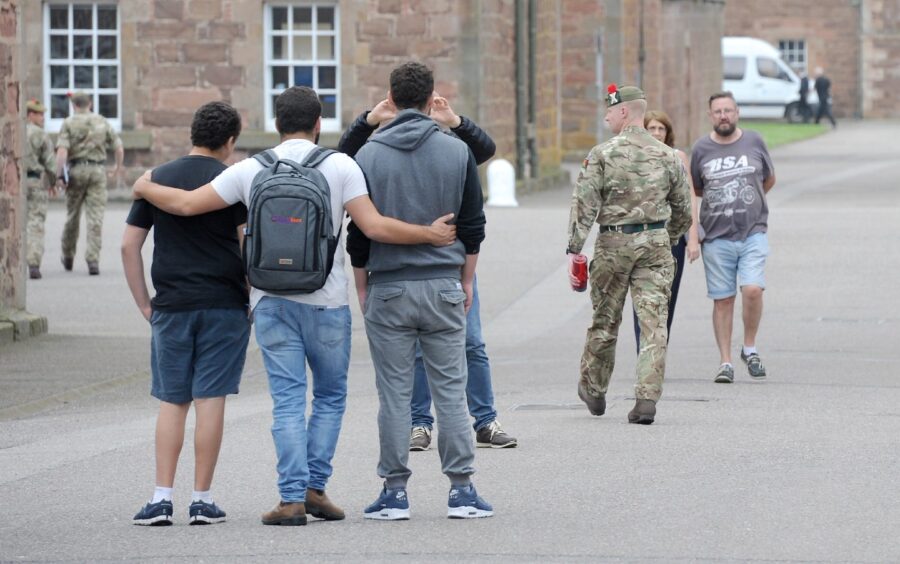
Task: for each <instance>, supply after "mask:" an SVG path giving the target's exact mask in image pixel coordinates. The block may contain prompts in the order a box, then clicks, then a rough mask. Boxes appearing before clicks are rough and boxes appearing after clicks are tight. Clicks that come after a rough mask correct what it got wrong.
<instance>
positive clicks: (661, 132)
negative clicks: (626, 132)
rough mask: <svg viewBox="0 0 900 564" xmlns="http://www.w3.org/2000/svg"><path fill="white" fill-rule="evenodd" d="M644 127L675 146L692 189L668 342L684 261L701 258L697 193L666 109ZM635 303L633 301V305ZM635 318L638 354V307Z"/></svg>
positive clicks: (647, 118)
mask: <svg viewBox="0 0 900 564" xmlns="http://www.w3.org/2000/svg"><path fill="white" fill-rule="evenodd" d="M644 127H645V128H646V129H647V131H648V132H650V135H652V136H653V138H654V139H656V140H657V141H661V142H663V143H665V144H666V145H668V146H669V147H672V148H673V149H674V151H675V154H676V155H678V159H679V160H680V161H681V164H682V166H684V169H685V172H686V173H687V183H688V189H689V190H690V192H691V227H690V229H688V232H687V236H684V235H682V236H681V237H679V238H678V242H677V243H675V244H674V245H672V257H673V258H674V259H675V276H674V278H673V279H672V296H671V297H670V298H669V317H668V319H667V320H666V331H667V336H666V342H668V341H669V339H671V338H672V321H673V320H674V319H675V304H676V303H677V302H678V289H679V288H680V287H681V276H682V274H684V260H685V258H687V260H688V261H690V262H694V261H695V260H697V259H698V258H700V234H699V226H698V221H697V207H698V206H699V203H698V202H697V197H696V196H695V195H694V188H693V182H692V181H691V173H690V168H691V165H690V162H689V161H688V158H687V155H685V154H684V151H681V150H679V149H675V131H674V130H673V129H672V120H671V119H669V115H668V114H666V112H663V111H658V110H650V111H648V112H647V113H646V114H644ZM632 305H634V304H632ZM631 313H632V316H633V317H634V341H635V345H636V346H637V351H638V354H640V352H641V324H640V322H639V321H638V316H637V310H636V309H634V308H632V310H631Z"/></svg>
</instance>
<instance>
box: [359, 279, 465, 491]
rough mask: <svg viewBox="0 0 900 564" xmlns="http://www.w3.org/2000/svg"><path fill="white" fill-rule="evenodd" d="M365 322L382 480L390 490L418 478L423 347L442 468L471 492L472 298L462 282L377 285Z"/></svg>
mask: <svg viewBox="0 0 900 564" xmlns="http://www.w3.org/2000/svg"><path fill="white" fill-rule="evenodd" d="M365 319H366V334H367V336H368V338H369V349H370V351H371V353H372V362H373V363H374V364H375V385H376V388H377V389H378V400H379V404H380V408H379V410H378V437H379V440H380V442H381V451H380V459H379V461H378V475H379V476H381V477H382V478H384V480H385V485H386V486H387V487H388V488H402V487H406V482H407V480H409V476H410V475H411V474H412V471H411V470H410V469H409V466H408V462H409V433H410V428H411V427H412V415H411V412H410V400H411V397H412V388H413V373H414V364H415V358H416V341H417V340H418V341H419V343H420V345H421V347H422V357H423V359H424V361H425V372H426V374H427V375H428V387H429V388H430V390H431V396H432V398H433V400H434V407H435V411H436V413H437V425H438V438H437V439H438V440H437V443H438V453H439V454H440V456H441V467H442V468H441V469H442V471H443V472H444V474H446V475H447V477H448V478H449V479H450V483H451V484H452V485H454V486H466V485H468V484H469V482H470V480H469V477H470V476H471V475H472V474H473V473H474V472H475V469H474V468H473V467H472V464H473V462H474V460H475V444H474V440H473V437H472V426H471V425H469V412H468V407H467V405H466V380H467V372H466V312H465V293H464V292H463V290H462V286H461V285H460V282H459V280H458V279H453V278H436V279H430V280H408V281H397V282H381V283H376V284H370V285H369V287H368V291H367V296H366V314H365Z"/></svg>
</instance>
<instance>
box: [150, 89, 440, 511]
mask: <svg viewBox="0 0 900 564" xmlns="http://www.w3.org/2000/svg"><path fill="white" fill-rule="evenodd" d="M321 109H322V107H321V103H320V102H319V98H318V95H317V94H316V92H315V91H314V90H312V89H311V88H308V87H292V88H288V89H287V90H285V91H284V92H282V93H281V94H280V95H279V96H278V98H277V99H276V100H275V124H276V128H277V129H278V131H279V133H280V134H281V139H282V142H281V144H279V145H278V146H277V147H275V148H274V149H273V150H272V152H273V153H274V157H275V158H277V159H278V161H277V162H275V163H272V157H273V155H272V153H268V154H267V155H265V156H258V157H259V158H258V159H257V158H249V159H245V160H243V161H241V162H239V163H237V164H235V165H233V166H231V167H230V168H229V169H228V170H226V171H225V172H223V173H222V174H221V175H219V176H218V177H217V178H216V179H215V180H213V181H212V182H210V183H209V184H206V185H204V186H201V187H200V188H198V189H197V190H194V191H191V192H185V191H183V190H177V189H172V188H168V187H165V186H160V185H159V184H155V183H153V182H151V181H150V180H149V178H148V174H144V176H143V177H141V179H139V180H138V181H137V182H136V183H135V185H134V193H135V197H137V198H145V199H147V200H148V201H150V202H151V203H152V204H154V205H156V206H157V207H159V208H160V209H162V210H164V211H167V212H169V213H173V214H176V215H196V214H199V213H205V212H208V211H211V210H216V209H221V208H224V207H226V206H228V205H231V204H233V203H236V202H243V203H245V204H247V206H248V216H249V220H248V226H247V241H246V242H245V262H246V263H247V267H248V274H249V277H250V282H251V291H250V306H251V308H252V310H253V319H254V322H255V323H256V340H257V343H258V344H259V348H260V351H261V352H262V356H263V361H264V363H265V366H266V371H267V373H268V377H269V390H270V393H271V395H272V401H273V404H274V407H273V410H272V416H273V424H272V436H273V439H274V441H275V451H276V455H277V458H278V464H277V470H278V489H279V492H280V495H281V500H280V502H279V503H278V505H276V506H275V508H274V509H273V510H271V511H268V512H266V513H264V514H263V516H262V522H263V524H266V525H305V524H306V520H307V514H309V515H312V516H313V517H317V518H321V519H326V520H340V519H343V518H344V512H343V510H341V509H340V508H339V507H338V506H336V505H335V504H334V503H333V502H332V501H331V500H330V499H329V498H328V496H327V495H325V486H326V483H327V481H328V478H329V477H330V476H331V474H332V467H331V459H332V457H333V456H334V451H335V447H336V446H337V440H338V435H339V434H340V429H341V420H342V416H343V413H344V409H345V406H346V398H347V371H348V369H349V364H350V309H349V307H348V305H347V303H348V291H347V279H346V275H345V273H344V255H343V253H342V252H338V253H336V254H335V255H334V257H333V265H329V264H327V263H328V262H329V261H328V260H327V258H328V257H321V255H320V253H321V251H320V245H319V241H318V237H324V238H325V239H328V240H329V241H328V243H327V244H328V245H329V246H331V247H332V248H333V246H336V245H335V240H336V239H337V238H338V237H339V233H340V227H341V223H342V222H341V220H342V214H343V211H344V210H346V211H347V212H348V213H349V214H350V217H351V218H352V219H353V221H354V222H355V223H356V224H357V225H358V226H359V227H360V229H362V230H363V232H364V233H366V235H367V236H368V237H371V238H373V239H375V240H378V241H384V242H389V243H392V244H421V243H427V244H435V245H443V246H446V245H448V244H450V243H452V242H453V241H454V240H455V228H454V227H453V226H451V225H448V224H447V223H446V222H447V221H449V219H450V218H451V216H450V215H445V216H443V217H441V218H439V219H438V220H435V221H434V223H432V224H431V225H430V226H423V225H411V224H407V223H403V222H401V221H397V220H395V219H391V218H387V217H384V216H382V215H380V214H379V213H378V211H377V210H376V209H375V207H374V206H373V204H372V201H371V200H370V199H369V196H368V190H367V188H366V181H365V179H364V177H363V175H362V172H361V171H360V169H359V167H358V166H357V165H356V163H355V162H353V160H352V159H351V158H350V157H348V156H346V155H343V154H340V153H334V152H331V153H327V154H326V153H322V152H321V151H320V149H319V148H317V146H316V144H315V142H316V141H317V139H318V135H319V130H320V127H321ZM310 156H312V157H313V161H312V162H311V163H309V164H311V165H313V166H314V168H309V167H306V166H303V163H304V161H305V160H306V159H307V158H309V157H310ZM267 157H268V158H267ZM264 163H265V164H264ZM289 185H293V186H294V187H295V188H294V190H289V189H288V187H289ZM270 190H273V191H275V192H276V193H278V192H279V191H281V195H280V196H278V197H274V198H267V197H266V194H268V193H269V191H270ZM292 192H293V194H294V195H293V196H292ZM322 193H327V194H328V196H329V197H328V198H326V199H325V201H321V198H320V197H319V196H317V194H322ZM312 218H316V220H315V221H313V220H312ZM310 223H312V224H313V225H309V224H310ZM307 238H308V240H307ZM301 242H303V243H302V244H301ZM298 247H300V248H302V249H303V250H305V251H306V252H305V253H297V250H298ZM316 255H319V256H316ZM323 258H324V259H325V260H323ZM329 267H330V270H329ZM284 272H294V278H295V280H296V284H295V287H294V288H293V289H292V288H290V287H289V286H290V284H286V283H285V278H288V279H289V278H290V276H286V277H285V276H282V274H284ZM323 274H324V276H323ZM310 280H319V282H322V281H323V282H324V285H322V286H321V287H320V288H316V287H315V283H310ZM254 284H261V285H262V287H258V286H254ZM267 289H268V290H269V291H266V290H267ZM307 362H308V363H309V365H310V368H311V369H312V395H313V400H312V414H311V416H310V418H309V420H308V421H307V420H306V390H307V378H306V368H305V365H306V363H307Z"/></svg>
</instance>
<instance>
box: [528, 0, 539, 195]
mask: <svg viewBox="0 0 900 564" xmlns="http://www.w3.org/2000/svg"><path fill="white" fill-rule="evenodd" d="M536 52H537V0H529V2H528V153H529V156H530V157H531V177H532V178H537V177H538V176H539V175H540V172H541V161H540V159H539V158H538V149H537V90H536V87H535V85H536V83H537V54H536Z"/></svg>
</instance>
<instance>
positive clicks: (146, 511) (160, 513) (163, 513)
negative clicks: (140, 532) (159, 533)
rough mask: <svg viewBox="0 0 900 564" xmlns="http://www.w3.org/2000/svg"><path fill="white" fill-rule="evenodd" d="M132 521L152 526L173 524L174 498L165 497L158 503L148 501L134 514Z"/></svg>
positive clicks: (136, 523)
mask: <svg viewBox="0 0 900 564" xmlns="http://www.w3.org/2000/svg"><path fill="white" fill-rule="evenodd" d="M132 523H134V524H135V525H150V526H152V527H165V526H166V525H171V524H172V500H169V499H164V500H162V501H157V502H156V503H150V502H147V505H145V506H144V507H142V508H141V510H140V511H138V512H137V515H135V516H134V519H133V520H132Z"/></svg>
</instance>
